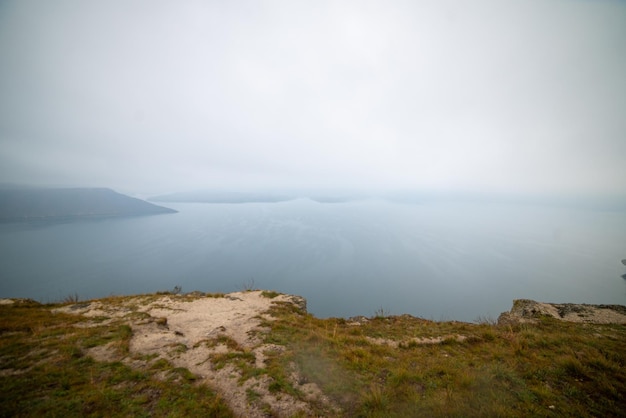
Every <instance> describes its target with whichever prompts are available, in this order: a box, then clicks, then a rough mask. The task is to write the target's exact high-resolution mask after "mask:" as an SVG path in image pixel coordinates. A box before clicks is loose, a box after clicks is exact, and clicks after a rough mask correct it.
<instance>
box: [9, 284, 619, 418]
mask: <svg viewBox="0 0 626 418" xmlns="http://www.w3.org/2000/svg"><path fill="white" fill-rule="evenodd" d="M274 293H275V292H265V294H264V296H265V297H268V298H272V299H273V298H275V297H276V295H275V294H274ZM196 296H197V297H201V296H200V295H196ZM196 296H193V297H196ZM207 296H210V295H204V296H202V297H207ZM176 297H180V298H186V297H187V296H185V295H177V296H176ZM193 297H190V300H193ZM217 297H221V296H217ZM146 298H148V296H146ZM107 300H108V299H107ZM109 302H110V303H111V304H123V303H124V301H123V300H122V299H121V298H114V299H110V300H109ZM85 303H88V302H85ZM272 306H273V308H272V309H271V311H270V315H271V316H272V317H273V319H272V320H269V319H267V318H266V319H262V322H263V323H262V326H263V328H264V329H266V330H267V332H265V331H264V332H258V333H257V334H256V336H257V337H258V338H260V339H262V340H263V343H266V344H276V345H278V346H280V347H281V348H280V349H276V350H274V349H271V350H267V351H264V358H265V361H264V362H263V366H262V367H260V368H259V367H257V365H256V357H255V354H254V351H253V350H251V349H249V348H244V347H242V346H241V345H240V344H239V343H238V342H237V341H235V340H234V339H232V338H230V337H228V336H226V335H218V336H215V337H214V338H210V339H206V340H203V341H201V342H197V343H196V344H203V345H206V346H207V347H209V348H211V347H217V346H218V345H221V346H225V347H227V348H228V350H229V351H228V352H223V353H222V352H219V353H217V352H216V353H214V354H212V355H211V357H210V359H209V360H210V361H211V363H212V365H213V367H215V368H216V369H219V368H223V367H226V366H233V367H235V368H236V369H237V370H239V371H240V372H241V373H240V374H241V379H240V383H241V384H243V383H244V382H245V381H246V380H248V379H251V378H254V377H260V376H263V377H264V378H267V379H269V391H270V393H272V394H274V395H276V396H277V397H280V396H281V394H287V395H290V396H292V397H294V398H296V399H299V400H305V399H306V396H305V394H304V393H305V391H304V390H303V386H302V385H304V384H306V383H310V382H312V383H316V384H317V385H318V386H319V387H320V388H321V389H322V391H323V392H324V394H325V395H326V396H327V397H328V398H329V399H331V400H332V401H333V403H334V404H335V405H337V406H339V407H340V409H341V412H337V414H338V415H341V416H349V417H352V416H355V417H357V416H358V417H394V416H395V417H402V416H453V417H454V416H458V417H461V416H462V417H465V416H507V417H525V416H553V415H559V416H581V417H585V416H603V417H604V416H607V417H611V416H615V417H617V416H626V350H624V347H626V326H624V325H592V324H574V323H567V322H561V321H558V320H555V319H552V318H542V319H541V320H540V321H539V322H538V323H536V324H519V325H514V326H498V325H497V324H495V321H493V320H492V319H491V318H479V319H477V321H476V322H477V323H463V322H455V321H446V322H434V321H429V320H425V319H420V318H415V317H411V316H409V315H399V316H391V315H389V314H388V312H386V311H385V310H384V309H382V308H381V309H379V310H378V311H376V312H375V315H374V316H372V317H371V318H367V319H363V320H359V321H358V322H357V321H351V320H346V319H343V318H328V319H319V318H316V317H314V316H312V315H309V314H306V313H305V312H303V311H301V310H300V309H298V308H297V307H296V306H294V305H293V304H291V303H288V302H281V301H276V300H274V301H273V304H272ZM54 307H55V306H51V305H39V304H37V303H35V302H32V301H23V302H21V303H19V304H17V303H16V304H14V305H0V417H5V416H6V417H8V416H33V417H34V416H63V415H66V416H83V415H95V416H218V417H221V416H231V415H232V414H231V412H230V411H229V409H228V407H227V406H226V405H225V404H224V402H223V401H222V400H221V399H220V397H219V396H218V395H216V394H215V393H214V392H212V391H211V390H210V389H209V388H208V387H206V386H203V385H201V384H199V383H198V379H197V377H196V376H195V375H194V374H193V373H191V372H190V371H189V370H187V369H184V368H177V367H175V366H174V365H172V364H171V363H170V362H168V361H167V360H165V359H163V358H161V357H159V356H158V355H149V356H147V355H144V356H143V357H141V358H139V357H133V355H132V354H131V353H130V352H129V342H130V339H131V337H132V329H131V328H130V327H129V326H128V325H127V324H126V323H124V322H123V321H124V320H109V321H104V320H102V319H98V318H95V319H93V318H90V319H86V318H85V317H82V316H80V315H66V314H61V313H55V314H51V312H50V310H51V309H52V308H54ZM139 319H141V318H139ZM86 320H88V321H90V325H91V326H89V327H84V326H80V327H79V326H77V325H78V324H79V323H82V324H84V322H85V321H86ZM164 325H166V324H164ZM97 347H107V348H109V350H110V351H111V352H112V353H113V354H114V355H113V359H112V360H111V361H97V360H95V359H94V358H92V357H91V356H90V355H89V352H90V350H91V349H94V348H97ZM170 349H171V350H172V352H176V353H178V352H180V353H183V352H184V351H185V350H187V349H188V348H187V346H185V345H183V344H177V345H172V346H171V347H170ZM131 362H132V363H133V364H144V365H145V366H144V367H139V368H131V367H129V366H128V365H127V364H130V363H131ZM294 370H295V371H297V379H296V380H294V377H293V373H294ZM246 397H247V400H248V402H250V403H254V404H257V405H260V406H261V407H262V409H263V410H264V411H267V413H268V414H270V413H271V412H272V406H271V405H268V404H265V403H264V402H263V400H262V395H261V393H260V392H259V391H258V390H257V389H256V388H255V387H250V388H248V389H246ZM307 402H309V403H310V406H311V410H312V413H313V414H314V415H318V416H328V415H329V413H328V408H327V407H326V406H324V405H321V404H320V405H317V404H316V403H315V402H314V401H307Z"/></svg>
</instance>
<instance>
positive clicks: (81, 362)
mask: <svg viewBox="0 0 626 418" xmlns="http://www.w3.org/2000/svg"><path fill="white" fill-rule="evenodd" d="M50 308H51V306H42V305H37V304H34V303H33V304H23V305H22V306H14V305H2V306H0V417H9V416H32V417H38V416H88V415H93V416H168V417H178V416H180V417H183V416H220V417H221V416H231V415H232V414H231V413H230V411H229V409H228V407H227V406H226V405H225V404H224V403H223V401H222V400H221V399H220V398H219V397H218V396H217V395H216V394H215V393H213V392H211V391H210V390H209V389H208V388H207V387H206V386H201V385H197V384H195V376H193V375H192V374H191V373H190V372H189V371H188V370H187V369H184V370H180V369H176V368H173V367H172V366H171V365H169V363H167V362H165V361H160V360H158V361H157V362H155V363H153V366H156V367H154V368H149V367H147V368H146V369H145V370H140V369H134V368H131V367H129V366H127V365H126V364H125V363H124V362H123V360H124V359H125V358H127V356H128V355H129V354H128V343H129V341H130V338H131V335H132V331H131V329H130V327H129V326H128V325H125V324H121V323H116V324H111V325H106V326H103V325H97V326H93V327H76V326H75V325H76V324H78V323H79V322H81V321H84V320H85V319H84V318H82V317H80V316H79V315H65V314H61V313H55V314H51V313H50ZM103 345H108V346H109V347H112V348H113V349H114V352H115V353H116V355H117V357H118V358H119V359H120V360H116V361H109V362H105V361H96V360H94V359H93V358H92V357H90V356H88V355H86V352H87V350H88V349H90V348H93V347H97V346H103ZM163 370H166V371H168V372H169V375H168V376H169V380H170V381H169V382H168V381H167V380H163V379H159V378H157V373H160V372H162V371H163ZM171 381H175V382H176V384H175V385H172V384H171Z"/></svg>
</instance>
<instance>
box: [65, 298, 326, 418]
mask: <svg viewBox="0 0 626 418" xmlns="http://www.w3.org/2000/svg"><path fill="white" fill-rule="evenodd" d="M119 301H120V302H119V303H116V302H115V298H114V299H111V300H102V301H101V300H97V301H93V302H85V303H77V304H74V305H70V306H67V307H63V308H61V309H59V311H64V312H67V313H74V314H82V315H85V316H87V317H92V318H97V317H99V318H103V317H106V318H110V319H108V320H107V321H112V320H115V319H126V320H128V322H129V324H130V325H131V327H132V329H133V337H132V339H131V342H130V354H131V355H130V356H129V359H133V360H128V359H127V360H126V361H127V362H129V363H130V364H131V365H132V366H135V367H146V361H145V360H139V359H140V358H150V359H151V360H150V364H153V363H154V362H155V361H156V360H158V359H160V358H164V359H166V360H168V361H169V362H171V363H172V364H174V365H175V366H176V367H185V368H187V369H188V370H189V371H191V372H192V373H194V374H195V375H197V376H199V380H200V381H202V382H204V383H206V384H207V385H208V386H210V387H211V388H213V389H214V390H216V391H217V392H218V393H219V394H220V396H221V397H222V398H223V399H224V400H225V401H226V402H227V403H228V405H229V406H230V407H231V408H232V410H233V411H234V412H235V414H237V415H238V416H241V417H265V416H268V414H270V415H272V416H284V417H288V416H293V415H295V414H297V413H300V414H304V415H306V416H311V414H312V412H311V408H310V407H309V402H315V403H316V405H324V406H325V408H327V409H328V411H329V412H332V411H335V410H336V409H335V407H334V406H333V405H332V404H331V402H330V401H329V399H327V398H326V397H325V396H324V395H323V394H322V392H321V391H320V390H319V388H318V387H317V386H316V385H315V384H313V383H302V384H301V383H300V382H303V381H304V379H301V378H300V376H299V375H298V372H297V370H296V368H295V365H294V366H293V370H292V371H291V380H292V384H293V385H294V386H295V387H296V388H297V389H298V390H300V391H301V392H302V393H304V394H305V401H303V400H299V399H296V398H294V397H293V396H290V395H289V394H285V393H280V392H279V393H271V392H270V390H269V385H270V384H271V378H270V377H268V376H267V375H266V374H260V375H259V376H258V377H251V378H248V379H247V380H245V381H243V382H242V381H241V379H240V378H241V376H242V374H241V371H240V370H239V369H238V368H236V367H235V366H232V365H226V366H225V367H222V368H219V367H216V365H215V364H214V363H213V361H212V360H211V355H215V354H217V353H229V352H232V353H242V352H245V353H252V354H253V356H254V359H255V360H254V361H255V363H256V364H255V367H256V368H258V369H263V368H264V366H265V364H264V361H265V359H266V355H267V353H269V352H272V351H273V352H274V353H276V352H281V351H282V350H284V347H282V346H277V345H272V344H263V343H262V341H261V339H260V338H259V335H260V333H263V332H267V330H265V329H263V328H262V327H261V326H260V324H261V320H262V319H271V317H270V316H269V315H268V314H267V311H268V310H269V309H270V307H271V305H272V303H274V302H289V303H294V304H296V305H297V306H299V307H303V306H306V305H305V304H306V302H305V301H304V299H302V298H300V297H297V296H289V295H279V296H276V297H274V298H271V299H270V298H268V297H265V296H263V295H262V292H261V291H251V292H237V293H230V294H228V295H225V296H224V297H218V298H214V297H198V298H189V297H187V296H179V295H157V296H154V295H149V296H137V297H130V298H119ZM233 341H234V342H236V343H233ZM227 342H229V344H228V343H227ZM233 346H234V347H233ZM89 354H90V355H92V356H94V357H95V358H96V359H98V360H105V361H106V360H112V358H111V356H114V355H115V354H114V350H112V349H111V347H107V346H101V347H96V348H95V349H93V350H92V351H91V352H90V353H89ZM146 356H149V357H146ZM251 392H254V393H255V399H254V400H251V399H250V396H249V393H251ZM268 407H270V408H271V411H268Z"/></svg>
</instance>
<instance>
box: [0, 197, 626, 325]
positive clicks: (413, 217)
mask: <svg viewBox="0 0 626 418" xmlns="http://www.w3.org/2000/svg"><path fill="white" fill-rule="evenodd" d="M165 206H169V207H172V208H174V209H177V210H179V211H180V212H179V213H177V214H174V215H157V216H148V217H137V218H124V219H109V220H100V221H81V222H73V223H65V224H54V225H19V224H11V225H0V297H30V298H33V299H37V300H40V301H43V302H48V301H57V300H60V299H62V298H64V297H65V296H67V295H69V294H74V293H77V294H78V295H79V296H80V297H81V298H94V297H102V296H108V295H111V294H130V293H146V292H154V291H157V290H168V289H172V288H173V287H174V286H177V285H179V286H182V288H183V291H192V290H201V291H207V292H230V291H235V290H240V289H241V288H242V287H243V286H244V285H245V284H246V283H247V282H250V281H251V280H253V281H254V283H255V285H256V287H259V288H264V289H274V290H278V291H281V292H285V293H293V294H298V295H302V296H304V297H306V298H307V300H308V306H309V311H310V312H312V313H314V314H316V315H318V316H321V317H326V316H353V315H367V316H369V315H373V314H374V312H375V311H376V310H378V309H380V308H382V309H384V310H385V311H388V312H389V313H392V314H400V313H410V314H413V315H416V316H421V317H425V318H432V319H458V320H467V321H471V320H474V319H476V318H477V317H478V316H492V317H497V315H498V314H499V313H500V312H502V311H505V310H508V309H509V308H510V306H511V302H512V300H513V299H516V298H531V299H537V300H541V301H550V302H585V303H613V304H626V280H624V279H622V278H621V277H620V276H621V275H622V274H624V273H626V269H625V268H624V266H622V264H621V262H620V260H621V259H622V258H626V213H623V212H621V213H620V212H600V211H583V210H581V211H577V210H571V209H554V208H538V207H515V206H503V205H501V206H497V205H468V204H463V205H461V204H451V203H446V204H443V203H439V204H425V205H403V204H395V203H389V202H385V201H375V200H372V201H362V202H352V203H342V204H321V203H316V202H313V201H310V200H296V201H291V202H282V203H263V204H232V205H231V204H217V205H216V204H166V205H165Z"/></svg>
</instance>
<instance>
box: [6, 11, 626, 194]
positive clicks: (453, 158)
mask: <svg viewBox="0 0 626 418" xmlns="http://www.w3.org/2000/svg"><path fill="white" fill-rule="evenodd" d="M624 22H626V3H624V2H618V1H593V2H588V1H511V2H500V1H476V2H471V3H468V2H464V1H417V2H416V1H385V2H381V1H378V2H376V1H354V2H350V1H347V2H330V1H329V2H326V1H320V2H318V1H316V2H281V1H264V2H247V1H236V2H226V3H225V2H217V1H215V2H204V1H197V2H196V1H188V2H176V3H172V2H166V1H133V2H126V1H108V2H95V1H93V2H92V1H55V2H47V1H4V2H2V3H1V4H0V56H2V57H3V60H2V61H3V65H2V66H0V180H1V181H3V182H8V183H19V184H33V185H53V186H103V187H112V188H115V189H117V190H120V191H122V192H129V193H134V194H141V193H144V194H146V195H149V194H159V193H169V192H175V191H188V190H199V189H216V188H218V189H225V190H251V189H281V188H282V189H293V188H304V189H337V188H338V189H358V190H366V191H370V190H389V189H394V190H395V189H401V190H428V191H445V192H477V193H488V194H489V193H508V194H522V195H528V194H540V195H552V194H562V195H580V196H583V195H593V196H598V195H602V196H615V195H623V193H624V187H623V186H624V179H625V178H626V166H625V165H624V156H625V155H626V140H625V138H624V134H625V132H626V118H624V117H623V115H624V112H625V110H626V77H624V74H626V25H624Z"/></svg>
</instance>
